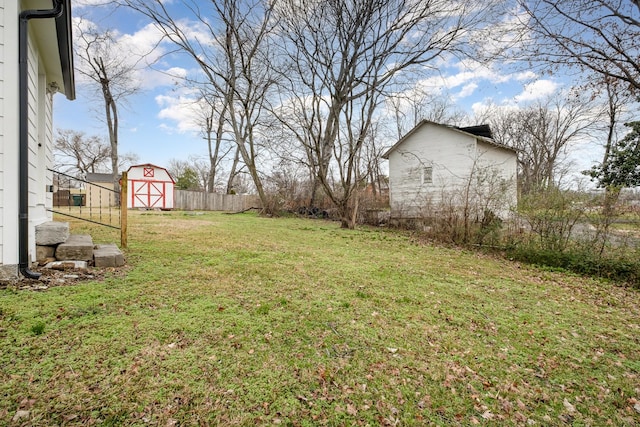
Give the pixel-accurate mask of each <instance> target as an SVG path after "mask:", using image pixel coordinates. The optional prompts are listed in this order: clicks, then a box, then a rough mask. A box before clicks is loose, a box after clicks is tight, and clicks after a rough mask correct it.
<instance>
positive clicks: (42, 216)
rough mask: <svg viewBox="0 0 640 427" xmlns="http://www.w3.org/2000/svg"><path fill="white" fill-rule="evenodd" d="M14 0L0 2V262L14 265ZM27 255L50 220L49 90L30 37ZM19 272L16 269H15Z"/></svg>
mask: <svg viewBox="0 0 640 427" xmlns="http://www.w3.org/2000/svg"><path fill="white" fill-rule="evenodd" d="M17 3H19V2H16V1H13V0H0V142H1V143H0V217H1V225H0V227H1V228H0V265H1V266H2V269H3V270H4V271H5V272H7V271H8V270H13V269H15V266H17V264H18V228H19V227H18V214H19V212H18V211H19V206H18V187H19V181H18V175H19V170H18V163H19V154H18V151H19V108H18V107H19V91H18V89H19V88H18V81H19V74H18V72H19V70H18V49H19V46H18V14H19V8H18V5H17ZM28 49H29V55H28V88H29V95H28V100H29V123H28V134H29V143H28V148H29V255H30V258H31V259H32V260H34V259H35V226H36V225H38V224H40V223H42V222H45V221H47V220H50V219H51V213H49V212H47V210H46V208H47V207H50V206H51V204H52V195H51V194H50V193H47V192H46V185H47V184H50V183H51V181H52V176H51V173H50V172H48V171H47V167H50V166H51V164H52V141H53V124H52V94H49V93H47V79H46V70H45V69H44V66H43V65H42V64H43V62H42V60H41V57H40V55H39V52H38V47H37V46H36V45H35V44H34V42H33V38H32V37H30V38H29V46H28ZM16 271H17V270H16Z"/></svg>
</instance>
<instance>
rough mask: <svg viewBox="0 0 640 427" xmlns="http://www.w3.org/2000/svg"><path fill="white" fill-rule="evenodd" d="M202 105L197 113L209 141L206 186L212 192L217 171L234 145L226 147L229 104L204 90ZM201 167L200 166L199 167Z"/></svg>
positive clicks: (203, 132)
mask: <svg viewBox="0 0 640 427" xmlns="http://www.w3.org/2000/svg"><path fill="white" fill-rule="evenodd" d="M198 106H199V107H200V108H199V109H198V111H197V112H196V114H197V115H198V121H199V123H200V125H201V134H202V137H203V138H204V140H205V141H207V149H208V153H209V156H208V157H209V167H208V171H207V173H206V179H205V181H204V188H205V189H206V190H207V191H208V192H209V193H212V192H213V191H214V190H215V185H216V178H217V172H218V170H219V167H220V163H221V162H222V160H223V159H224V158H225V157H226V156H227V155H228V154H229V152H230V151H231V149H232V148H233V147H225V145H224V143H225V142H226V140H225V133H226V131H227V130H226V127H225V125H226V122H227V113H228V110H229V106H228V104H227V103H225V102H223V100H221V99H220V98H219V97H217V96H216V93H215V92H214V93H210V92H209V93H208V92H206V91H202V95H201V98H200V101H199V102H198ZM199 169H200V168H199Z"/></svg>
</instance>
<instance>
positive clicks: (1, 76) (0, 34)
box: [0, 0, 6, 264]
mask: <svg viewBox="0 0 640 427" xmlns="http://www.w3.org/2000/svg"><path fill="white" fill-rule="evenodd" d="M4 13H5V11H4V0H0V264H2V260H3V257H2V248H3V245H2V242H3V233H4V218H3V213H4V206H5V203H6V201H5V200H4V196H5V193H4V146H5V138H4V134H5V132H4V127H5V117H4V110H5V105H4V103H5V99H4V98H5V95H4V91H5V59H4V55H5V46H4V40H5V38H6V36H5V28H4Z"/></svg>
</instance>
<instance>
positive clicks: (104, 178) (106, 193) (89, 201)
mask: <svg viewBox="0 0 640 427" xmlns="http://www.w3.org/2000/svg"><path fill="white" fill-rule="evenodd" d="M85 180H86V181H87V182H88V183H89V184H87V186H86V190H85V194H86V201H85V205H86V206H91V207H101V208H105V207H109V206H118V200H119V197H117V194H116V193H115V192H114V191H113V175H112V174H110V173H88V174H87V176H86V177H85Z"/></svg>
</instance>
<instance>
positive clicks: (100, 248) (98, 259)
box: [93, 243, 124, 267]
mask: <svg viewBox="0 0 640 427" xmlns="http://www.w3.org/2000/svg"><path fill="white" fill-rule="evenodd" d="M93 264H94V265H95V266H96V267H121V266H123V265H124V255H123V254H122V252H121V251H120V249H118V247H117V246H116V245H115V244H114V243H109V244H106V245H96V247H95V249H94V250H93Z"/></svg>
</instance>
